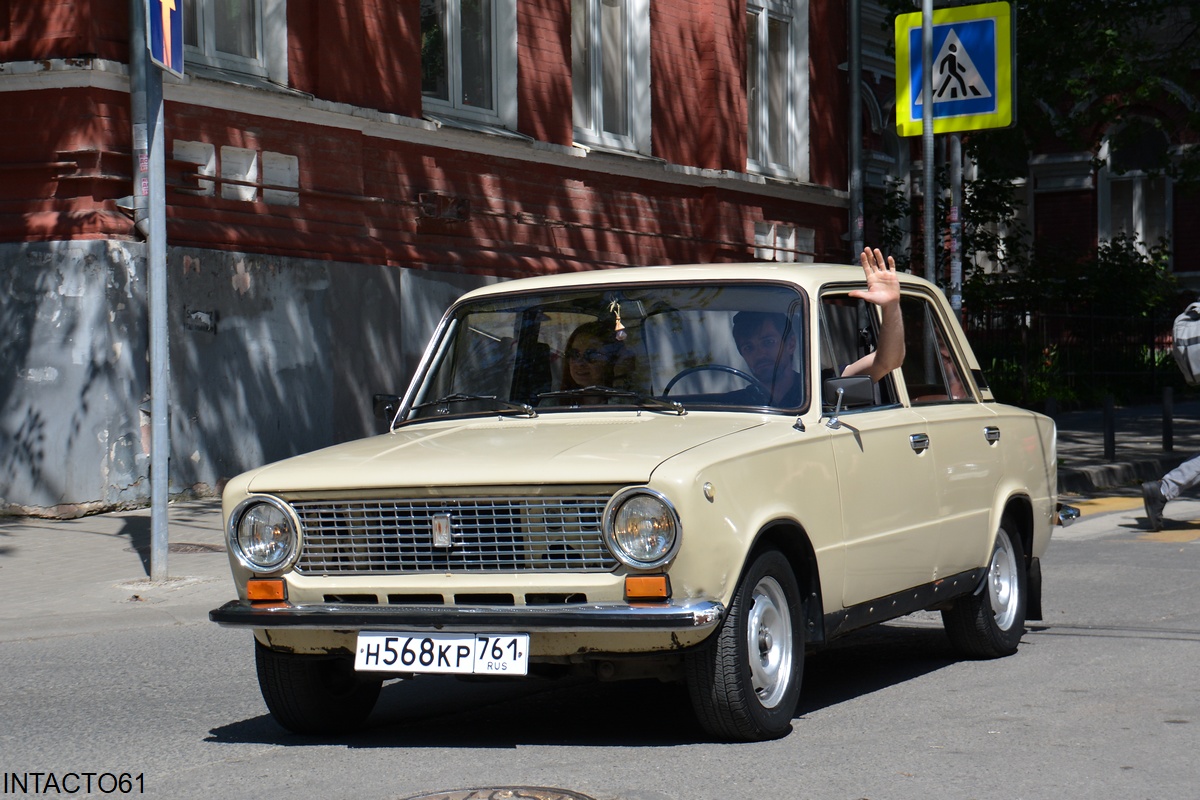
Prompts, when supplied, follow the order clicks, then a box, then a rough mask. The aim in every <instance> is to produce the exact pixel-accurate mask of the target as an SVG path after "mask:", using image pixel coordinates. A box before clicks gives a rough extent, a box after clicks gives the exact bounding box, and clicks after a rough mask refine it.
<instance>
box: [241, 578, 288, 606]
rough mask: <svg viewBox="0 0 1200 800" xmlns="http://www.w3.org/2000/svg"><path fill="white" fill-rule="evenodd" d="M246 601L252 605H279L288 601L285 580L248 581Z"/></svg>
mask: <svg viewBox="0 0 1200 800" xmlns="http://www.w3.org/2000/svg"><path fill="white" fill-rule="evenodd" d="M246 599H248V600H249V601H250V602H251V603H277V602H280V601H281V600H287V589H286V588H284V585H283V578H251V579H250V580H248V581H246Z"/></svg>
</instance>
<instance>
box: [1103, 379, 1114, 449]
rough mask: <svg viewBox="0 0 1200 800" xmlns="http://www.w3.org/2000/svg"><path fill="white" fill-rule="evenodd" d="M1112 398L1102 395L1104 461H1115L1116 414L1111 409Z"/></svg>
mask: <svg viewBox="0 0 1200 800" xmlns="http://www.w3.org/2000/svg"><path fill="white" fill-rule="evenodd" d="M1113 403H1114V401H1113V396H1112V395H1111V394H1106V395H1104V460H1105V461H1116V460H1117V441H1116V439H1117V435H1116V419H1115V417H1116V413H1115V411H1114V409H1113Z"/></svg>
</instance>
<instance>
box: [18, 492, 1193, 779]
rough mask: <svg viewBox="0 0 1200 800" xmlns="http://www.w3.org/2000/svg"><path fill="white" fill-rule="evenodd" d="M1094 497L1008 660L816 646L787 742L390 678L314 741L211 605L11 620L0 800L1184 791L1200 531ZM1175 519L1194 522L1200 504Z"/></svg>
mask: <svg viewBox="0 0 1200 800" xmlns="http://www.w3.org/2000/svg"><path fill="white" fill-rule="evenodd" d="M1107 502H1108V505H1103V504H1101V505H1093V506H1092V507H1090V509H1085V510H1089V511H1090V512H1091V513H1090V514H1089V516H1086V517H1085V518H1084V519H1083V520H1082V521H1081V522H1079V523H1078V524H1077V525H1075V526H1073V527H1071V528H1069V529H1066V530H1064V531H1060V532H1059V533H1058V534H1056V537H1055V540H1054V542H1053V543H1052V545H1051V547H1050V550H1049V552H1048V553H1047V555H1046V558H1045V561H1044V574H1045V599H1044V605H1045V611H1046V614H1047V619H1046V620H1045V621H1044V622H1043V623H1037V624H1033V625H1031V627H1030V631H1029V633H1027V634H1026V636H1025V639H1024V641H1023V643H1022V646H1021V649H1020V652H1019V653H1018V654H1017V655H1015V656H1012V657H1010V658H1006V659H1001V660H997V661H981V662H974V661H961V660H958V659H957V658H956V657H955V655H954V654H953V653H952V651H951V650H950V648H949V646H948V644H947V642H946V639H945V636H944V634H943V633H942V630H941V626H940V622H939V621H938V618H937V617H936V616H934V615H918V616H916V617H910V618H906V619H905V620H903V621H901V622H899V623H894V624H889V625H886V626H881V627H879V628H876V629H873V630H870V631H867V632H864V633H862V634H860V635H856V636H853V637H849V638H846V639H844V640H842V641H841V642H840V643H839V644H838V645H837V646H835V647H833V648H831V649H828V650H825V651H823V652H821V653H818V654H815V655H812V656H810V658H809V659H808V662H807V672H806V676H805V690H804V695H803V699H802V702H801V706H800V708H799V710H798V714H797V717H796V719H795V722H794V726H793V731H792V733H791V734H790V735H788V736H787V737H785V738H783V739H781V740H779V741H775V742H768V743H762V744H738V745H729V744H718V743H713V742H710V741H707V740H706V739H705V738H704V735H703V734H702V732H701V731H700V730H699V728H698V727H697V726H696V725H695V723H694V722H693V720H692V717H691V711H690V708H689V706H688V703H687V698H686V695H685V694H684V692H683V691H682V689H680V688H678V687H674V686H669V685H660V684H657V683H632V684H628V683H617V684H600V683H594V682H588V681H576V680H572V681H565V682H539V681H528V682H515V683H464V682H461V681H457V680H454V679H452V678H445V679H442V678H432V677H428V678H422V679H418V680H416V681H410V682H401V683H392V684H388V685H387V686H386V687H385V689H384V692H383V696H382V698H381V701H380V704H379V706H378V707H377V709H376V711H375V713H374V714H373V715H372V717H371V719H370V722H369V725H368V727H367V728H366V729H364V730H363V731H362V732H361V733H360V734H358V735H355V736H353V737H350V738H346V739H343V740H338V741H326V740H318V739H309V738H303V737H297V736H293V735H290V734H287V733H285V732H284V731H283V730H282V729H280V728H279V727H278V726H276V725H275V724H274V722H273V721H272V720H271V719H270V717H269V716H267V714H266V710H265V708H264V706H263V704H262V700H261V698H260V697H259V694H258V688H257V685H256V682H255V678H254V666H253V654H252V643H251V639H250V637H249V636H248V635H247V634H246V633H244V632H239V631H233V630H226V629H221V628H218V627H217V626H215V625H213V624H211V623H209V622H207V620H206V619H205V618H204V617H203V615H202V614H199V613H191V612H188V613H178V614H176V615H175V616H174V617H171V618H167V617H164V618H163V619H162V620H160V621H159V622H157V623H155V624H152V625H147V624H138V625H124V624H123V623H122V622H121V620H122V619H123V617H121V616H120V615H110V616H107V617H105V618H104V619H105V623H104V625H103V626H93V627H92V628H91V629H87V630H83V629H79V628H71V627H69V626H68V627H64V626H51V627H47V628H45V629H40V628H39V627H38V626H37V625H30V627H29V629H28V630H26V631H24V632H14V631H15V629H14V628H12V627H11V626H10V627H6V628H4V629H3V630H0V634H3V635H0V675H2V676H3V680H2V681H0V722H2V723H3V724H0V770H2V771H3V773H4V776H5V781H6V783H5V785H4V787H2V788H3V789H4V792H3V793H2V794H0V796H25V795H32V792H25V793H22V792H18V791H13V786H12V779H13V776H14V773H15V775H16V776H18V777H23V779H24V780H26V781H28V782H29V785H31V786H32V785H33V783H32V780H33V779H32V778H31V777H30V776H31V775H32V774H33V773H35V772H42V773H54V774H55V776H56V780H58V781H60V782H61V781H62V780H63V778H64V776H66V775H67V774H68V773H75V774H79V775H83V774H86V773H97V774H102V773H111V774H120V773H127V774H129V775H130V776H139V775H140V776H142V777H141V781H140V783H139V782H137V781H136V780H135V781H134V782H133V783H132V784H131V785H130V788H131V789H132V792H131V793H132V794H139V791H138V790H139V789H140V790H141V794H142V795H144V796H150V797H165V798H176V799H179V800H185V799H186V798H216V797H220V798H262V797H264V796H273V797H289V796H291V797H303V798H309V797H329V798H355V800H368V798H408V797H412V796H416V795H421V794H423V793H433V792H437V791H448V790H453V789H461V788H466V787H515V786H540V787H558V788H561V789H564V790H570V791H573V792H578V793H581V794H583V795H586V796H587V797H591V798H597V800H608V799H610V798H611V799H614V800H615V799H616V798H620V799H621V800H668V798H669V799H671V800H683V799H684V798H687V799H688V800H705V799H706V798H712V799H713V800H717V799H720V800H725V799H726V798H821V799H825V798H836V799H837V800H861V799H862V798H868V799H869V800H905V799H906V798H914V799H915V798H921V799H922V800H925V798H989V799H990V798H997V799H999V798H1004V800H1014V799H1015V798H1054V799H1055V800H1058V798H1067V799H1073V798H1088V799H1089V800H1105V799H1106V798H1112V799H1113V800H1118V799H1119V800H1129V799H1130V798H1156V799H1157V798H1184V797H1195V796H1196V792H1197V789H1196V777H1197V775H1200V770H1198V768H1197V766H1196V763H1197V762H1196V759H1197V753H1198V752H1200V692H1198V691H1197V688H1198V686H1200V601H1198V598H1200V522H1192V521H1185V522H1178V523H1175V524H1174V525H1173V526H1172V527H1171V528H1169V529H1168V530H1166V531H1163V532H1161V533H1158V534H1150V533H1148V532H1147V531H1145V530H1142V529H1140V528H1139V527H1138V523H1139V518H1140V503H1139V502H1138V501H1136V500H1132V499H1126V498H1118V499H1116V500H1112V501H1107ZM1123 508H1124V509H1125V510H1122V509H1123ZM1168 513H1170V514H1172V516H1173V517H1174V518H1176V519H1189V518H1190V519H1195V518H1200V503H1196V502H1189V503H1178V504H1173V506H1172V507H1170V508H1169V509H1168ZM202 557H204V558H213V557H214V556H211V555H209V556H202ZM216 557H218V558H219V557H220V556H216ZM183 558H184V557H183V556H180V560H182V559H183ZM175 563H180V561H176V562H175ZM2 577H3V573H2V572H0V578H2ZM204 592H206V593H207V594H204V593H201V597H203V598H207V597H209V596H212V597H223V596H224V595H225V594H229V592H227V591H225V587H221V586H209V587H207V588H205V589H204ZM141 600H144V601H146V602H151V603H152V602H153V601H154V596H153V592H148V593H145V596H144V597H143V598H141ZM194 605H195V604H194V603H193V606H194ZM191 607H192V606H189V608H191ZM42 780H45V778H42ZM80 780H82V779H76V783H75V784H74V785H75V786H76V787H79V786H81V785H82V784H81V783H79V781H80ZM108 785H111V784H106V786H108ZM66 793H67V792H61V791H60V792H59V793H58V794H59V795H62V794H66ZM43 794H46V793H43ZM49 794H51V795H54V794H55V793H54V792H49ZM99 794H101V792H99V791H93V793H92V795H88V794H86V793H85V792H83V791H78V792H75V793H73V794H72V796H75V797H84V796H96V795H99ZM104 796H107V797H113V796H123V795H122V794H121V793H120V792H119V791H118V792H107V793H104ZM481 796H486V795H481Z"/></svg>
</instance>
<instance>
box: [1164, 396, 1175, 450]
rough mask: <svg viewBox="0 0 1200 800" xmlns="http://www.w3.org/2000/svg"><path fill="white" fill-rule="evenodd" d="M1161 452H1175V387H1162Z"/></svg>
mask: <svg viewBox="0 0 1200 800" xmlns="http://www.w3.org/2000/svg"><path fill="white" fill-rule="evenodd" d="M1162 403H1163V411H1162V415H1163V417H1162V419H1163V423H1162V425H1163V434H1162V436H1163V448H1162V449H1163V452H1164V453H1173V452H1175V388H1174V387H1173V386H1166V387H1164V388H1163V401H1162Z"/></svg>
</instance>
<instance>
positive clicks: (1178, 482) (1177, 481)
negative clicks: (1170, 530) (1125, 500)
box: [1142, 456, 1200, 531]
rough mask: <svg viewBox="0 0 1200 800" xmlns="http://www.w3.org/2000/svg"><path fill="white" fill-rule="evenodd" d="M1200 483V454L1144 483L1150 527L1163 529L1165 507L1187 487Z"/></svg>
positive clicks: (1143, 490)
mask: <svg viewBox="0 0 1200 800" xmlns="http://www.w3.org/2000/svg"><path fill="white" fill-rule="evenodd" d="M1197 483H1200V456H1194V457H1192V458H1189V459H1188V460H1187V461H1185V462H1183V463H1182V464H1180V465H1179V466H1178V467H1176V468H1175V469H1173V470H1171V471H1170V472H1168V473H1167V474H1166V475H1164V476H1163V477H1162V480H1161V481H1146V482H1145V483H1143V484H1142V504H1143V505H1144V506H1145V509H1146V519H1147V521H1149V523H1150V529H1151V530H1155V531H1161V530H1162V521H1163V509H1164V508H1166V505H1167V503H1169V502H1171V501H1172V500H1174V499H1176V498H1177V497H1179V495H1180V494H1182V493H1183V492H1184V491H1185V490H1186V489H1189V488H1191V487H1192V486H1195V485H1196V484H1197Z"/></svg>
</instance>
